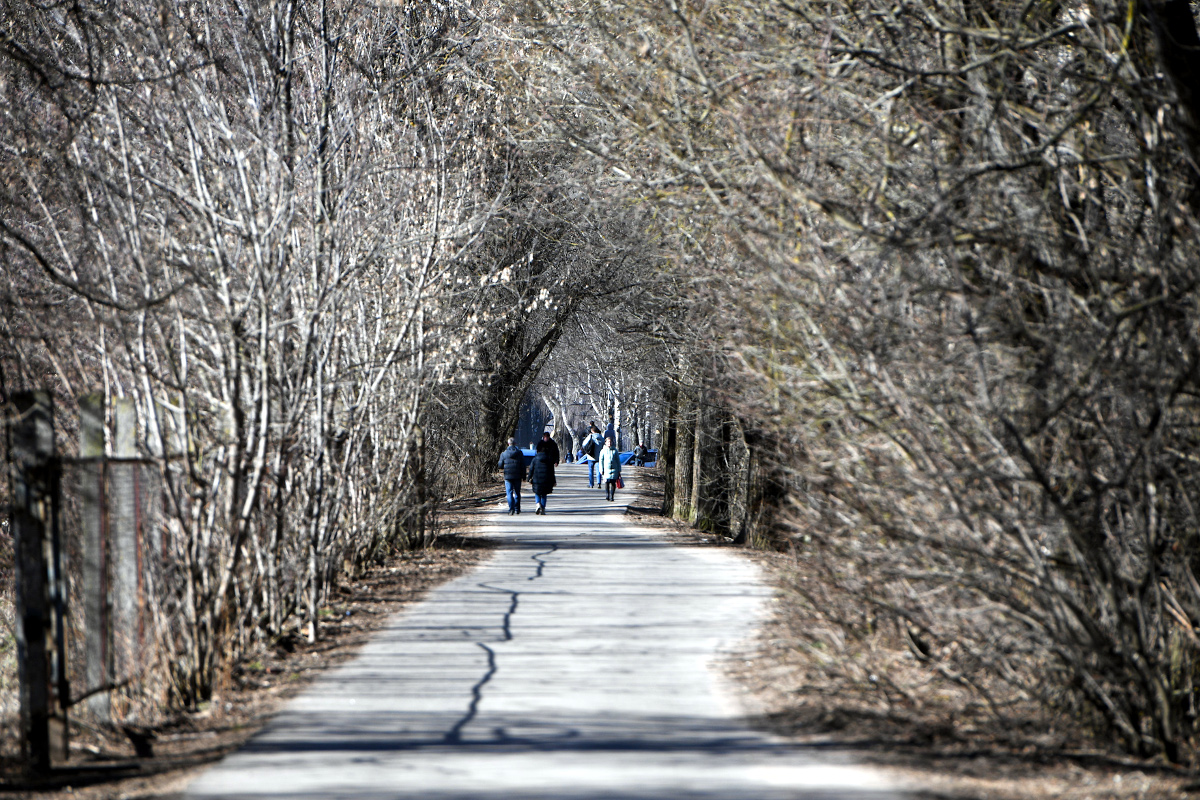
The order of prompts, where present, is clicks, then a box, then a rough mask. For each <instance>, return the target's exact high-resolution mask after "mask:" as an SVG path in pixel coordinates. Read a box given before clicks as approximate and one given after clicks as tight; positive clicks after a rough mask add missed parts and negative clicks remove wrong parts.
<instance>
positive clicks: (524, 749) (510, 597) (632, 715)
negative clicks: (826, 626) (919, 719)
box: [187, 465, 901, 800]
mask: <svg viewBox="0 0 1200 800" xmlns="http://www.w3.org/2000/svg"><path fill="white" fill-rule="evenodd" d="M627 472H630V473H633V472H635V470H632V469H630V470H627ZM631 477H632V476H631ZM629 496H630V492H629V491H628V490H626V491H624V492H618V493H617V500H616V501H615V502H612V503H610V502H606V501H605V499H604V493H603V491H600V490H597V489H588V488H587V473H586V470H584V469H583V468H582V467H580V466H578V465H563V466H562V467H560V468H559V486H558V488H557V489H556V490H555V491H554V493H553V494H552V495H550V503H549V511H548V513H547V514H546V515H545V516H538V515H534V514H533V509H534V503H533V499H532V497H531V495H530V492H529V487H528V485H526V486H525V487H524V501H523V505H522V511H523V512H524V513H522V514H520V515H519V516H509V515H508V513H507V511H506V510H504V509H503V508H500V507H494V508H492V509H490V510H488V512H487V515H488V518H489V519H488V522H487V524H486V525H484V526H482V527H483V529H484V532H485V533H486V534H487V535H489V536H492V537H495V538H497V539H500V540H501V541H502V542H503V545H502V546H501V547H500V548H499V549H498V550H497V551H496V554H495V556H494V557H493V558H491V559H490V560H489V561H488V562H487V563H485V564H483V565H481V566H479V567H477V568H476V569H475V570H473V571H472V572H470V573H469V574H467V575H465V576H463V577H461V578H458V579H457V580H454V581H452V582H450V583H447V584H445V585H443V586H442V587H440V588H438V589H436V590H434V591H433V592H431V593H430V595H429V596H428V597H427V598H426V599H425V600H424V601H423V602H421V603H420V604H418V605H416V606H414V607H413V608H411V609H410V610H408V611H405V612H403V613H401V614H399V615H397V616H396V617H395V618H394V619H392V620H391V621H390V622H389V624H388V625H387V626H386V627H385V628H384V629H383V630H382V631H380V632H379V633H378V634H376V636H375V637H374V638H373V639H372V640H371V642H370V643H369V644H367V645H366V646H365V647H364V648H363V649H362V651H361V652H360V654H359V655H358V656H357V657H356V658H355V659H353V660H352V661H350V662H348V663H346V664H344V665H343V666H341V667H338V668H336V669H335V670H334V671H333V672H331V674H329V675H328V676H326V677H325V678H323V679H321V680H320V681H318V682H317V683H315V684H314V685H313V686H312V687H310V688H309V689H308V690H306V691H305V692H304V693H303V694H302V695H300V696H299V697H297V698H296V699H295V700H293V701H292V702H291V703H289V704H288V705H287V706H286V707H285V709H284V710H283V711H281V712H280V714H279V715H278V716H277V717H275V719H274V720H273V721H272V722H271V723H270V724H269V725H268V726H267V727H266V728H265V729H264V730H263V731H262V732H261V733H260V734H259V735H258V736H256V737H254V738H253V739H251V741H250V742H249V743H248V744H247V746H246V747H245V748H243V749H242V750H240V751H239V752H237V753H235V754H234V755H232V756H230V757H229V758H227V759H225V760H224V761H222V762H220V763H219V764H217V765H215V766H214V767H213V768H211V769H210V770H208V771H207V772H205V773H204V774H203V775H202V776H201V777H200V778H199V779H198V780H197V781H196V782H195V783H193V784H192V786H191V787H190V788H189V791H188V794H187V796H188V797H190V798H353V799H354V800H377V799H378V800H382V799H383V798H422V800H468V799H469V800H494V799H495V800H498V799H499V798H505V799H506V800H509V799H517V798H521V799H527V800H551V798H553V799H554V800H618V799H621V800H632V799H633V798H645V799H647V800H648V799H650V798H653V799H654V800H659V799H661V800H668V798H669V799H670V800H692V799H695V800H700V799H701V798H702V799H703V800H775V799H776V798H779V799H780V800H782V799H783V798H789V799H790V800H796V799H799V800H816V799H817V798H835V797H836V798H871V800H884V798H894V797H900V796H901V795H900V793H899V791H898V790H897V789H896V788H895V787H893V786H890V785H889V784H888V783H887V782H886V781H885V780H884V779H883V778H882V777H881V776H880V775H879V774H878V773H875V772H872V771H868V770H865V769H860V768H857V767H854V766H852V765H848V764H837V763H830V762H828V761H821V760H818V757H817V756H815V755H814V754H813V753H812V752H810V751H806V750H805V749H803V748H799V747H796V746H793V745H789V744H787V743H786V742H783V741H780V740H778V739H775V738H773V737H771V736H769V735H766V734H763V733H759V732H755V731H751V730H749V729H748V728H746V727H745V726H744V725H743V724H742V723H741V722H740V721H739V716H738V708H737V706H736V704H735V703H734V702H733V701H732V700H731V697H732V693H731V692H730V688H731V687H729V686H728V685H726V684H725V683H724V682H723V679H722V678H721V677H720V676H719V674H718V672H717V671H716V670H715V669H714V662H715V661H717V660H718V659H720V658H721V657H724V656H726V655H727V654H728V653H729V652H730V651H731V650H732V649H733V648H734V647H735V645H737V643H739V642H741V641H743V640H745V639H746V638H747V637H748V636H750V635H751V634H752V633H753V630H754V626H755V624H756V622H757V620H758V619H759V618H760V615H761V614H762V613H763V611H764V607H765V604H766V601H767V599H768V598H769V596H770V592H769V590H768V589H767V588H766V587H764V586H763V584H762V583H761V582H760V581H759V579H758V575H757V572H756V570H755V568H754V567H753V565H752V564H750V563H749V562H748V561H747V560H745V559H742V558H739V557H737V555H736V554H734V553H732V552H729V551H727V550H722V549H712V548H701V547H679V546H675V545H672V544H670V543H669V542H667V541H666V540H665V539H664V538H662V537H661V536H659V535H657V534H655V533H654V532H652V531H650V530H648V529H645V528H639V527H637V526H635V525H633V524H631V523H630V522H629V521H628V520H627V518H626V517H624V510H625V503H626V502H628V499H629Z"/></svg>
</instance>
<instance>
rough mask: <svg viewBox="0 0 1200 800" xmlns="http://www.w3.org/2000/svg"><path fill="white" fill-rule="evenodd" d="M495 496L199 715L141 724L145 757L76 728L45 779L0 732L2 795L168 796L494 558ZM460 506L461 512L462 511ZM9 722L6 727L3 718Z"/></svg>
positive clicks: (239, 672)
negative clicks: (61, 760)
mask: <svg viewBox="0 0 1200 800" xmlns="http://www.w3.org/2000/svg"><path fill="white" fill-rule="evenodd" d="M500 498H501V495H500V493H496V494H495V495H494V496H491V495H489V496H487V497H480V498H475V499H474V500H471V501H465V502H460V503H458V504H457V505H456V507H452V508H451V509H450V512H451V513H450V515H449V516H448V519H449V525H448V527H449V528H450V529H451V530H452V531H454V532H453V533H451V534H449V535H444V536H441V537H439V539H438V540H437V541H436V542H435V543H434V544H433V545H432V546H431V547H429V548H427V549H425V550H420V551H417V552H412V553H402V554H398V555H396V556H395V557H394V558H392V559H391V560H389V561H388V562H387V563H386V564H384V565H382V566H380V567H377V568H374V569H372V570H371V571H370V572H369V573H367V574H366V575H364V576H363V577H362V578H361V579H360V580H357V581H354V582H352V583H350V584H348V585H345V586H343V587H341V590H340V592H339V594H338V596H337V597H336V599H334V600H333V601H332V602H330V604H329V605H328V607H327V608H326V610H325V612H324V615H323V616H324V619H325V622H324V625H323V628H322V638H321V639H320V640H319V641H318V642H317V643H315V644H313V645H310V644H308V642H307V640H306V639H303V638H297V639H290V640H286V641H283V642H280V643H279V644H278V645H277V646H276V647H274V648H272V649H271V650H270V651H269V652H265V653H260V654H255V655H254V656H253V657H251V658H248V659H247V660H246V661H245V662H244V663H243V664H241V665H240V666H239V667H237V668H235V669H234V670H233V674H232V676H231V681H230V686H229V687H227V688H226V689H225V690H224V691H223V692H222V693H221V694H220V696H219V697H217V698H214V702H212V703H210V704H208V705H207V706H206V707H204V708H203V709H202V710H201V711H200V712H199V713H195V714H187V715H181V716H180V717H179V718H177V719H176V720H174V721H173V722H172V724H170V725H167V726H164V727H163V728H160V729H157V730H154V731H150V732H148V733H149V736H148V737H142V736H141V735H140V734H141V733H142V732H140V731H139V732H135V738H137V739H138V740H139V741H138V745H140V746H141V747H143V748H146V747H148V748H149V751H148V752H149V755H148V756H147V755H146V754H145V753H143V756H142V757H138V753H137V752H136V749H135V744H134V742H133V741H132V740H131V739H130V738H129V737H127V736H124V735H120V734H117V735H114V734H113V733H112V732H104V731H100V730H95V729H89V728H81V727H79V726H78V725H73V726H72V731H71V758H70V765H69V766H66V767H56V769H55V770H54V772H53V774H52V775H50V776H48V777H29V776H27V775H23V774H22V772H23V770H22V769H21V767H22V764H21V763H20V761H19V757H18V755H17V752H16V747H17V743H16V741H15V740H14V736H13V734H14V731H11V730H5V731H4V732H3V734H2V738H0V797H6V798H7V797H11V798H17V799H18V800H51V799H52V798H53V799H55V800H65V799H66V798H82V799H83V800H112V799H115V798H122V799H123V800H125V799H128V800H133V799H134V798H137V799H138V800H151V798H153V799H154V800H169V798H175V797H177V796H179V795H180V793H181V792H182V791H183V790H184V788H185V787H186V786H187V785H188V783H190V782H191V781H192V780H193V779H194V778H195V776H196V774H197V773H198V772H199V771H200V770H201V769H203V768H204V767H205V766H206V765H208V764H210V763H212V762H213V761H216V760H218V759H220V758H221V757H223V756H224V755H226V754H228V753H230V752H232V751H234V750H236V749H238V748H239V747H240V746H241V745H242V744H243V743H245V741H246V740H247V739H249V738H250V737H251V736H252V735H254V733H256V732H257V731H258V730H259V729H261V728H262V726H263V725H264V724H265V723H266V722H267V720H269V719H270V717H271V715H272V714H273V713H274V712H275V711H276V710H277V709H278V708H279V707H280V705H281V704H282V703H283V702H285V701H286V700H287V699H288V698H290V697H293V696H295V695H296V694H297V693H298V692H299V691H300V690H302V689H303V688H304V687H305V686H307V685H308V684H309V683H310V682H311V681H312V680H313V679H314V678H316V677H318V676H320V675H321V674H322V673H324V672H327V671H328V670H329V669H331V668H332V667H334V666H336V665H338V664H340V663H342V662H343V661H345V660H346V659H348V658H350V657H351V656H353V655H354V654H355V653H356V652H357V651H358V648H359V647H360V646H361V645H362V644H363V643H364V642H365V641H366V640H367V639H368V638H369V637H370V634H371V633H372V632H373V631H375V630H377V629H378V628H379V627H381V626H382V625H383V623H384V622H385V621H386V620H387V619H388V618H389V617H390V616H392V615H393V614H395V613H396V612H397V611H399V610H401V609H403V608H404V607H405V606H408V605H411V604H413V603H415V602H418V601H419V600H420V599H421V598H422V597H424V596H425V594H426V593H427V592H428V591H429V590H430V589H432V588H433V587H435V586H437V585H439V584H441V583H444V582H446V581H448V580H450V579H452V578H454V577H456V576H458V575H460V574H462V573H463V572H465V571H466V570H467V569H469V568H470V567H471V566H473V565H475V564H477V563H479V562H480V561H482V560H483V559H484V558H486V557H487V555H488V552H489V551H490V550H491V549H492V547H493V543H492V542H489V541H488V540H487V539H485V538H482V537H479V536H477V535H474V534H473V533H472V532H471V530H470V526H469V517H467V516H465V515H463V514H462V513H461V512H462V511H464V510H466V509H467V508H468V507H469V506H471V505H495V504H496V503H497V502H499V500H500ZM456 511H457V512H458V513H457V514H456V513H455V512H456ZM6 727H8V726H6Z"/></svg>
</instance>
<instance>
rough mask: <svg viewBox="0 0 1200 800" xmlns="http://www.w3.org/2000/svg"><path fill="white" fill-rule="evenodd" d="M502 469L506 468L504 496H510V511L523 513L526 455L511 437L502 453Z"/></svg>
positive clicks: (500, 464)
mask: <svg viewBox="0 0 1200 800" xmlns="http://www.w3.org/2000/svg"><path fill="white" fill-rule="evenodd" d="M499 466H500V469H502V470H504V496H505V497H507V498H508V513H509V515H512V514H520V513H521V479H522V478H524V477H525V455H524V454H523V453H522V452H521V449H520V448H519V447H517V442H516V439H513V438H511V437H510V438H509V440H508V449H507V450H505V451H504V452H503V453H501V454H500V463H499Z"/></svg>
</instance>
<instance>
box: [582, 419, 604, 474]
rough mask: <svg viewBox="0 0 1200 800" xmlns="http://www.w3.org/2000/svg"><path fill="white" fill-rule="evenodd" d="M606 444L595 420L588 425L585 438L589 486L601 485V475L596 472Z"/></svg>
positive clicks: (584, 446) (584, 445) (584, 457)
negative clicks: (597, 462)
mask: <svg viewBox="0 0 1200 800" xmlns="http://www.w3.org/2000/svg"><path fill="white" fill-rule="evenodd" d="M603 444H604V439H603V438H601V436H600V429H599V428H597V427H596V423H595V422H593V423H591V424H590V425H589V426H588V433H587V435H586V436H585V437H584V439H583V448H582V451H581V452H582V453H583V460H585V461H587V465H588V488H589V489H591V488H592V487H593V486H599V485H600V477H599V476H598V475H597V474H596V459H597V458H599V457H600V450H601V448H602V446H603Z"/></svg>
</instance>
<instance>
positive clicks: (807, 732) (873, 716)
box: [629, 473, 1200, 800]
mask: <svg viewBox="0 0 1200 800" xmlns="http://www.w3.org/2000/svg"><path fill="white" fill-rule="evenodd" d="M647 478H648V480H644V481H642V482H641V483H640V486H639V489H638V495H637V496H636V499H634V500H633V502H632V504H631V506H630V510H629V513H630V514H631V516H633V517H634V518H636V519H637V521H638V522H640V523H641V524H644V525H649V526H654V527H656V528H659V529H660V530H662V531H664V532H666V533H667V534H668V535H669V536H670V537H671V538H672V539H673V540H674V541H675V542H677V543H678V544H681V545H685V546H689V545H690V546H695V547H731V548H732V547H733V545H732V544H731V543H730V542H729V541H728V540H727V539H723V538H721V537H716V536H710V535H707V534H703V533H701V532H699V531H697V530H695V529H694V528H691V527H690V526H687V525H685V524H683V523H681V522H677V521H674V520H670V519H665V518H663V516H662V515H661V510H660V509H661V505H662V480H661V478H658V477H656V476H654V475H653V473H649V474H648V475H647ZM736 551H737V552H738V553H739V554H740V555H742V556H743V557H745V558H748V559H751V560H752V561H754V562H755V563H756V564H757V565H758V566H759V567H760V569H761V570H762V573H763V577H764V579H765V580H766V581H767V582H768V583H770V584H771V585H773V586H774V587H775V588H776V591H777V593H778V594H780V595H782V594H783V593H784V592H786V590H787V583H788V580H795V577H796V574H795V573H796V571H797V570H802V569H803V568H804V566H803V562H802V561H798V560H797V559H795V558H793V557H791V556H790V555H788V554H785V553H765V552H758V551H753V550H749V549H745V548H737V549H736ZM814 577H815V576H814ZM795 614H796V611H795V607H794V606H792V605H790V604H788V603H783V602H779V601H778V599H777V601H776V602H775V603H773V604H772V606H771V608H770V610H769V611H768V613H767V618H766V619H765V621H764V623H763V624H762V626H761V627H760V629H759V631H758V632H757V633H756V635H755V636H754V637H753V639H752V640H750V641H748V642H745V643H743V645H742V647H741V648H740V649H739V650H740V651H739V652H736V653H733V654H731V655H730V656H729V657H728V658H727V659H726V661H725V663H724V664H723V667H724V671H725V673H726V675H727V676H728V677H729V678H731V679H732V681H733V683H734V685H735V686H736V687H737V688H738V690H739V691H740V692H741V695H742V696H741V700H742V703H743V706H744V707H745V708H746V710H747V715H748V717H749V719H750V721H751V723H752V724H753V725H754V726H756V727H759V728H760V729H763V730H767V731H770V732H772V733H775V734H777V735H780V736H783V737H785V738H787V739H789V740H791V741H794V742H796V743H798V744H801V745H805V746H808V747H811V748H812V749H813V751H814V754H816V755H817V756H819V755H820V754H830V755H833V754H836V755H838V756H839V757H846V758H848V759H850V760H852V761H854V762H857V763H860V764H867V765H872V766H876V767H879V768H881V769H883V770H885V771H886V772H888V773H889V774H891V775H893V776H895V777H896V778H898V779H899V780H900V781H901V782H902V783H903V784H904V785H905V786H907V787H910V790H911V792H912V795H911V796H913V797H914V798H918V799H919V800H935V798H936V799H938V800H1050V798H1056V799H1061V800H1135V799H1136V800H1168V799H1170V800H1178V799H1180V798H1197V797H1200V772H1193V771H1184V770H1179V769H1175V768H1172V767H1169V766H1167V765H1164V764H1161V763H1143V762H1138V761H1134V760H1131V759H1127V758H1123V757H1121V756H1119V755H1117V754H1116V753H1114V752H1108V751H1105V750H1102V749H1097V747H1096V746H1095V744H1094V743H1091V742H1088V741H1086V740H1081V739H1080V738H1079V737H1078V735H1074V736H1072V735H1071V733H1069V732H1050V731H1047V730H1045V729H1043V730H1040V731H1039V730H1027V731H1025V732H1024V735H1014V733H1013V731H1012V729H1011V728H1010V729H1006V730H1003V731H1000V730H994V729H991V728H989V727H988V726H987V725H986V724H985V723H979V722H978V721H977V720H972V721H971V722H973V723H974V724H970V723H968V721H966V720H963V719H938V713H939V709H938V708H936V707H934V708H929V709H926V713H925V714H919V713H911V712H910V713H901V712H896V713H888V712H887V711H883V710H880V704H877V703H875V704H873V703H870V702H865V701H864V699H863V697H862V695H861V693H858V692H855V691H850V690H848V689H849V687H847V685H846V684H845V682H844V681H842V680H839V677H840V676H839V675H837V673H836V671H833V670H822V669H820V668H819V665H818V664H815V663H814V662H815V659H814V658H813V656H812V654H811V653H810V652H809V651H808V650H806V649H805V648H803V647H801V646H798V642H797V638H798V632H801V631H804V630H805V625H804V622H805V621H804V620H797V619H795V618H793V617H794V615H795ZM906 655H907V654H906V653H903V652H897V653H894V654H891V657H892V660H893V661H894V662H902V661H903V659H904V657H905V656H906ZM878 657H879V659H880V660H886V659H887V654H878ZM871 677H872V678H874V677H876V676H874V675H872V676H871ZM948 708H950V710H948V711H946V712H945V713H946V714H948V715H953V714H955V713H957V712H958V710H959V709H958V708H957V707H950V706H948ZM1037 724H1041V722H1040V721H1039V723H1037ZM1063 728H1064V729H1065V730H1066V731H1070V729H1071V726H1069V725H1065V726H1063Z"/></svg>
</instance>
